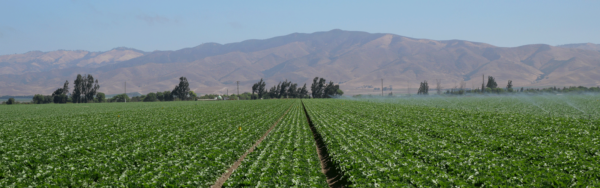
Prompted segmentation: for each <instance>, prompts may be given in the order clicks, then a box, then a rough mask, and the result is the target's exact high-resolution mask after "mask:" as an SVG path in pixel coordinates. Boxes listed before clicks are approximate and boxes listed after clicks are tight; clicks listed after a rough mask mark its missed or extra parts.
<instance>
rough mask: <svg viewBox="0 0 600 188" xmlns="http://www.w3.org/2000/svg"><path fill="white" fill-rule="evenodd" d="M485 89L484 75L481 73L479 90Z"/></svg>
mask: <svg viewBox="0 0 600 188" xmlns="http://www.w3.org/2000/svg"><path fill="white" fill-rule="evenodd" d="M484 91H485V75H484V74H481V92H482V93H483V92H484Z"/></svg>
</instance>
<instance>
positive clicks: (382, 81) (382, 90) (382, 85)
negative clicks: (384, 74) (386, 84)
mask: <svg viewBox="0 0 600 188" xmlns="http://www.w3.org/2000/svg"><path fill="white" fill-rule="evenodd" d="M381 96H382V97H383V78H382V79H381Z"/></svg>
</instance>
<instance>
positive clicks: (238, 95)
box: [237, 81, 240, 100]
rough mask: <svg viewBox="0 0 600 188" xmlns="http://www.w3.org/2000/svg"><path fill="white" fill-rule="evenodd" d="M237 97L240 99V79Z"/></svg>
mask: <svg viewBox="0 0 600 188" xmlns="http://www.w3.org/2000/svg"><path fill="white" fill-rule="evenodd" d="M237 93H238V95H237V99H238V100H240V81H237Z"/></svg>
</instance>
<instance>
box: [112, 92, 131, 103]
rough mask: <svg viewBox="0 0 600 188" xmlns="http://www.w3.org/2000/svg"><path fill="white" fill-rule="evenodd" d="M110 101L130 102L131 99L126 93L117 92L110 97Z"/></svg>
mask: <svg viewBox="0 0 600 188" xmlns="http://www.w3.org/2000/svg"><path fill="white" fill-rule="evenodd" d="M110 101H111V102H130V101H131V99H130V98H129V96H127V94H118V95H115V96H113V97H112V98H111V99H110Z"/></svg>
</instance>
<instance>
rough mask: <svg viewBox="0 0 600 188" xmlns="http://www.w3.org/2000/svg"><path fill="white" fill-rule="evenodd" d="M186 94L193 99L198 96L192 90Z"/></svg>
mask: <svg viewBox="0 0 600 188" xmlns="http://www.w3.org/2000/svg"><path fill="white" fill-rule="evenodd" d="M188 96H189V97H190V98H189V99H190V100H193V101H195V100H196V98H198V95H196V93H195V92H194V91H190V94H188Z"/></svg>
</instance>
